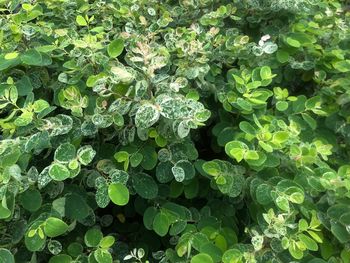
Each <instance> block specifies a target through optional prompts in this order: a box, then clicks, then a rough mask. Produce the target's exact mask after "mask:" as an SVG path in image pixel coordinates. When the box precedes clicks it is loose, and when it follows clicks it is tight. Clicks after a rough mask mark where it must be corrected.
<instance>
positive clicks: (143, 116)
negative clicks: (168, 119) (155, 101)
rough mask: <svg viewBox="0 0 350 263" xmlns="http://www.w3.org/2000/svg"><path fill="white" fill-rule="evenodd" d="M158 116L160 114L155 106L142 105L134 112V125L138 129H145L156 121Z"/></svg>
mask: <svg viewBox="0 0 350 263" xmlns="http://www.w3.org/2000/svg"><path fill="white" fill-rule="evenodd" d="M159 116H160V113H159V110H158V109H157V107H156V106H154V105H152V104H143V105H141V106H140V107H139V109H138V110H137V112H136V116H135V125H136V127H138V128H142V129H147V128H149V127H151V126H152V125H153V124H155V123H156V122H157V121H158V119H159Z"/></svg>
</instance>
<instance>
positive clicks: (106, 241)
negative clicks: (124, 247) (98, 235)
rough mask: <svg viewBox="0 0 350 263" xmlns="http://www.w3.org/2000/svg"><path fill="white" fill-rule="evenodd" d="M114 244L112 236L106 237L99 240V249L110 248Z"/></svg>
mask: <svg viewBox="0 0 350 263" xmlns="http://www.w3.org/2000/svg"><path fill="white" fill-rule="evenodd" d="M114 242H115V238H114V237H113V236H106V237H104V238H102V239H101V241H100V244H99V246H100V247H101V248H110V247H111V246H113V244H114Z"/></svg>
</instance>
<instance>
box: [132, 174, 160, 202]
mask: <svg viewBox="0 0 350 263" xmlns="http://www.w3.org/2000/svg"><path fill="white" fill-rule="evenodd" d="M132 184H133V187H134V189H135V191H136V193H137V194H138V195H139V196H141V197H142V198H145V199H154V198H156V197H157V195H158V185H157V183H156V182H155V181H154V179H153V178H152V177H151V176H149V175H148V174H145V173H137V174H134V175H133V176H132Z"/></svg>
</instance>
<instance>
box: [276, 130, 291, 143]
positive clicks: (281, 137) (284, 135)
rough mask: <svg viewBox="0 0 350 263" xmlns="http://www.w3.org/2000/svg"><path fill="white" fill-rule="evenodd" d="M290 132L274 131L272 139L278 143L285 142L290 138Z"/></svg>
mask: <svg viewBox="0 0 350 263" xmlns="http://www.w3.org/2000/svg"><path fill="white" fill-rule="evenodd" d="M288 138H289V134H288V132H285V131H279V132H276V133H274V135H273V138H272V141H273V142H276V143H284V142H286V141H287V140H288Z"/></svg>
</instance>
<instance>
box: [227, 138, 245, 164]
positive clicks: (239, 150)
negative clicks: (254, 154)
mask: <svg viewBox="0 0 350 263" xmlns="http://www.w3.org/2000/svg"><path fill="white" fill-rule="evenodd" d="M247 150H248V146H247V145H246V144H245V143H243V142H240V141H231V142H229V143H227V144H226V145H225V152H226V153H227V155H228V156H230V157H232V158H234V159H236V161H237V162H240V161H242V160H243V158H244V153H245V152H246V151H247Z"/></svg>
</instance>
